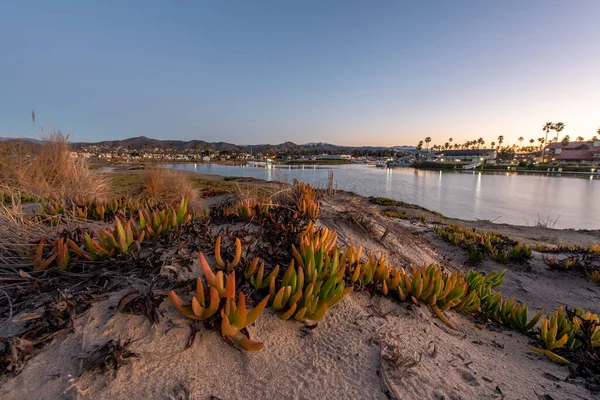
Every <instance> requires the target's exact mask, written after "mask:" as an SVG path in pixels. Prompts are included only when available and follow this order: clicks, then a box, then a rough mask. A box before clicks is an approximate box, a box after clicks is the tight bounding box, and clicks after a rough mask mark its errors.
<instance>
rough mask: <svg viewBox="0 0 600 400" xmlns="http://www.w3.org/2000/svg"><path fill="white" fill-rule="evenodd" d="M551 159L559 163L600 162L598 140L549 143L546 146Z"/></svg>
mask: <svg viewBox="0 0 600 400" xmlns="http://www.w3.org/2000/svg"><path fill="white" fill-rule="evenodd" d="M546 149H547V150H549V153H550V156H551V157H552V161H555V162H558V163H560V164H584V165H594V166H595V165H599V164H600V140H594V141H588V142H569V143H567V144H566V145H564V144H562V143H561V142H558V143H551V144H549V145H548V146H547V147H546Z"/></svg>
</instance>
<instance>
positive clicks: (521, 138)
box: [519, 136, 525, 147]
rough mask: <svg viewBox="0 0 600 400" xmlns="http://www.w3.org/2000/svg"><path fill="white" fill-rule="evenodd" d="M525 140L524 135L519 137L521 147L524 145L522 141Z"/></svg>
mask: <svg viewBox="0 0 600 400" xmlns="http://www.w3.org/2000/svg"><path fill="white" fill-rule="evenodd" d="M523 140H525V139H523V136H521V137H519V147H523V146H522V145H521V143H523Z"/></svg>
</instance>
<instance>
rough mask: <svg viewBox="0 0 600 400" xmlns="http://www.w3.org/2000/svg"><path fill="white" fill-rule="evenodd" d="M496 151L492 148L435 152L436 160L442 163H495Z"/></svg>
mask: <svg viewBox="0 0 600 400" xmlns="http://www.w3.org/2000/svg"><path fill="white" fill-rule="evenodd" d="M497 155H498V152H497V151H496V150H493V149H477V150H443V151H440V152H439V153H437V161H439V162H443V163H453V162H455V163H462V164H474V163H477V162H480V163H483V164H495V163H496V156H497Z"/></svg>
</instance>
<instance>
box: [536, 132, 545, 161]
mask: <svg viewBox="0 0 600 400" xmlns="http://www.w3.org/2000/svg"><path fill="white" fill-rule="evenodd" d="M538 142H540V150H541V149H542V146H543V145H544V138H543V137H541V138H538ZM544 150H546V148H544ZM543 162H544V156H543V155H542V163H543Z"/></svg>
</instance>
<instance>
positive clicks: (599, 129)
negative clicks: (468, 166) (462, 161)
mask: <svg viewBox="0 0 600 400" xmlns="http://www.w3.org/2000/svg"><path fill="white" fill-rule="evenodd" d="M598 133H600V128H598ZM453 140H454V139H452V138H450V139H448V142H449V143H452V141H453Z"/></svg>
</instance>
